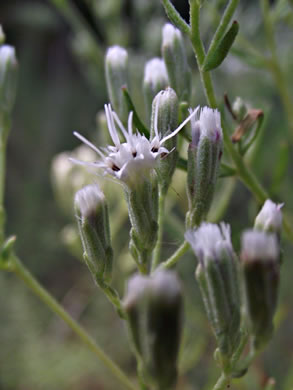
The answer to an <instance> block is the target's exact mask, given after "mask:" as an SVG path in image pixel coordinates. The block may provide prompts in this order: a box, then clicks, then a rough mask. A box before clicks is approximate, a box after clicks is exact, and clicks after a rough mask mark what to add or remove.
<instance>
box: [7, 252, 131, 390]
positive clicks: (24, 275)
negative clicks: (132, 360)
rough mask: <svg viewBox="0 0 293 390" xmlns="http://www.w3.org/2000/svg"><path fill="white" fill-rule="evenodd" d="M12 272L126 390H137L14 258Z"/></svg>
mask: <svg viewBox="0 0 293 390" xmlns="http://www.w3.org/2000/svg"><path fill="white" fill-rule="evenodd" d="M11 265H12V271H14V273H15V274H16V275H17V276H18V277H19V278H20V279H21V280H23V282H24V283H25V284H26V285H27V286H28V287H29V288H30V289H31V290H32V291H33V292H34V293H35V294H36V295H37V296H38V297H39V298H40V299H41V300H42V301H43V302H44V303H45V304H46V305H47V306H48V307H49V308H50V309H51V310H52V311H53V312H54V313H55V314H57V315H58V316H59V317H60V318H62V320H63V321H64V322H66V324H67V325H68V326H69V327H70V328H71V329H72V330H73V331H74V333H75V334H76V335H77V336H78V337H79V338H80V339H81V340H82V342H83V343H84V344H85V345H86V346H87V347H88V348H89V349H90V350H91V351H92V352H93V353H94V354H95V355H96V356H97V357H98V358H99V360H100V361H101V362H102V363H103V364H104V365H105V366H106V367H107V368H108V369H109V370H110V371H111V372H112V374H113V375H114V376H115V377H116V378H117V379H118V380H119V381H120V382H121V383H122V384H123V385H124V387H125V388H126V389H129V390H136V387H135V386H134V384H133V383H131V381H130V380H129V379H128V377H127V375H126V374H124V373H123V371H122V370H121V369H120V368H119V367H118V366H117V365H116V363H114V362H113V361H112V359H111V358H110V357H109V356H107V355H106V353H105V352H104V351H103V350H102V349H101V347H99V345H98V344H97V343H96V342H95V341H94V339H93V338H92V337H90V336H89V335H88V333H87V332H86V331H85V330H84V329H83V328H82V327H81V326H80V325H79V324H78V323H77V322H76V321H75V320H74V319H73V318H72V317H71V316H70V315H69V314H68V313H67V312H66V311H65V310H64V309H63V307H62V306H61V305H60V304H59V303H58V302H57V301H56V299H55V298H53V297H52V295H50V294H49V293H48V291H46V290H45V289H44V288H43V287H42V286H41V285H40V284H39V282H38V281H37V280H36V279H35V278H34V277H33V275H32V274H31V273H30V272H29V271H28V270H27V269H26V267H25V266H24V265H23V264H22V263H21V261H20V260H19V259H18V258H17V257H16V256H13V257H12V258H11Z"/></svg>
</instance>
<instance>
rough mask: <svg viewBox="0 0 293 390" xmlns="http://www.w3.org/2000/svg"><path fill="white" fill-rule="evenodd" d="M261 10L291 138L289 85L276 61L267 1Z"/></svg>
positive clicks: (292, 113) (292, 110)
mask: <svg viewBox="0 0 293 390" xmlns="http://www.w3.org/2000/svg"><path fill="white" fill-rule="evenodd" d="M261 8H262V14H263V20H264V26H265V34H266V40H267V45H268V47H269V49H270V52H271V60H270V71H271V73H272V76H273V78H274V80H275V84H276V87H277V89H278V90H279V94H280V97H281V100H282V103H283V106H284V109H285V112H286V116H287V119H288V126H289V129H290V132H291V136H292V137H293V102H292V100H291V97H290V93H289V90H288V85H289V84H288V83H287V82H286V79H285V77H284V74H283V71H282V69H281V66H280V63H279V59H278V54H277V45H276V40H275V35H274V26H273V22H272V18H271V15H270V8H269V2H268V0H262V1H261Z"/></svg>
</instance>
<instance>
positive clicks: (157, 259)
mask: <svg viewBox="0 0 293 390" xmlns="http://www.w3.org/2000/svg"><path fill="white" fill-rule="evenodd" d="M165 199H166V195H165V194H164V193H162V191H161V190H160V193H159V215H158V240H157V243H156V246H155V249H154V253H153V261H152V272H153V271H154V270H155V269H156V268H157V266H158V265H159V264H160V262H161V249H162V239H163V232H164V229H163V227H164V208H165Z"/></svg>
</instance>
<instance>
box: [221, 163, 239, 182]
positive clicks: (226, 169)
mask: <svg viewBox="0 0 293 390" xmlns="http://www.w3.org/2000/svg"><path fill="white" fill-rule="evenodd" d="M235 175H236V169H235V168H234V167H231V166H230V165H228V164H225V163H221V167H220V173H219V178H224V177H230V176H235Z"/></svg>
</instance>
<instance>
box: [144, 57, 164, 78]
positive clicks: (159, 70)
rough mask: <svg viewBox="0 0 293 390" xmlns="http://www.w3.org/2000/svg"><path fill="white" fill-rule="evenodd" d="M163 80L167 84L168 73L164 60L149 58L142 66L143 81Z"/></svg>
mask: <svg viewBox="0 0 293 390" xmlns="http://www.w3.org/2000/svg"><path fill="white" fill-rule="evenodd" d="M161 80H164V82H165V83H166V84H168V73H167V68H166V65H165V62H164V61H163V60H162V59H161V58H157V57H156V58H153V59H151V60H149V61H148V62H147V63H146V64H145V67H144V81H145V82H146V83H153V84H157V83H160V82H161Z"/></svg>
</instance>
